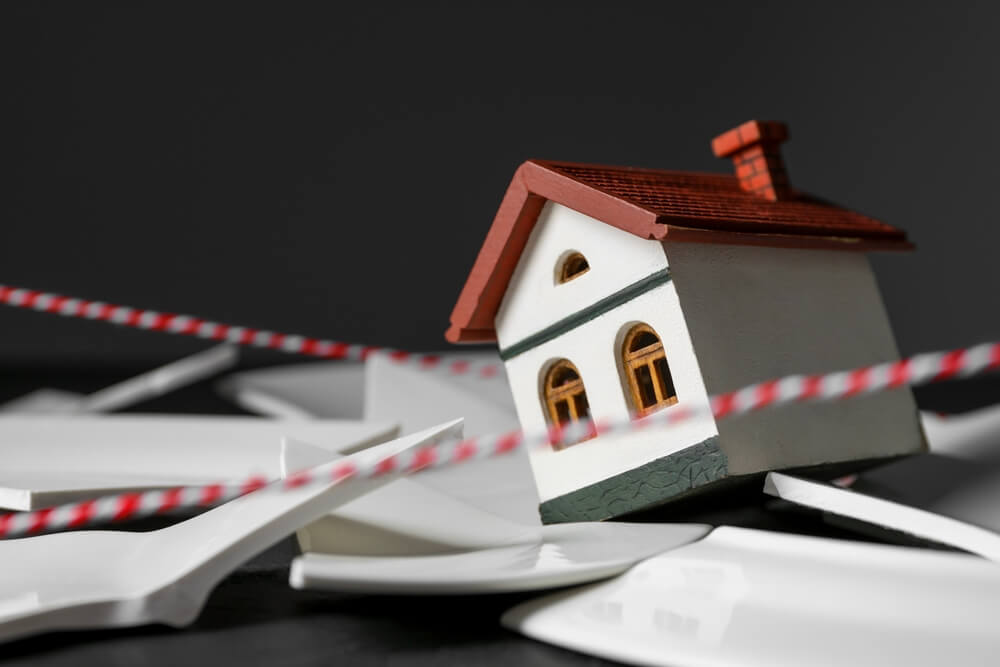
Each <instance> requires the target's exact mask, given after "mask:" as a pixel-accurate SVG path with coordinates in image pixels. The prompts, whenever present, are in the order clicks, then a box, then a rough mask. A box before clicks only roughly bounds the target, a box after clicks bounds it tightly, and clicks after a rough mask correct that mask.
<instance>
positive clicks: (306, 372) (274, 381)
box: [215, 361, 365, 419]
mask: <svg viewBox="0 0 1000 667" xmlns="http://www.w3.org/2000/svg"><path fill="white" fill-rule="evenodd" d="M364 383H365V369H364V364H360V363H352V362H349V361H320V362H315V363H306V364H289V365H283V366H273V367H271V368H262V369H257V370H252V371H242V372H239V373H233V374H232V375H229V376H227V377H225V378H223V379H222V380H220V381H219V382H218V383H216V385H215V388H216V389H217V390H218V391H219V393H221V394H222V395H223V396H225V397H226V398H228V399H230V400H232V401H234V402H235V403H236V404H237V405H239V406H240V407H242V408H244V409H246V410H249V411H250V412H255V413H257V414H260V415H265V416H267V417H277V418H279V419H308V418H323V419H361V418H362V416H363V414H364V395H365V393H364Z"/></svg>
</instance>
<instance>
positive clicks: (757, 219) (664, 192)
mask: <svg viewBox="0 0 1000 667" xmlns="http://www.w3.org/2000/svg"><path fill="white" fill-rule="evenodd" d="M545 201H553V202H556V203H559V204H562V205H564V206H567V207H569V208H571V209H574V210H576V211H579V212H580V213H583V214H585V215H588V216H590V217H592V218H596V219H597V220H600V221H602V222H604V223H607V224H609V225H613V226H615V227H618V228H619V229H623V230H625V231H627V232H630V233H632V234H635V235H636V236H639V237H642V238H648V239H665V238H667V237H669V238H670V240H672V241H693V242H701V243H740V244H753V245H770V246H781V247H808V248H837V249H846V250H875V249H891V250H900V249H909V248H911V247H912V246H911V245H910V244H909V243H908V242H907V240H906V234H905V233H904V232H902V231H901V230H899V229H896V228H894V227H890V226H889V225H887V224H885V223H883V222H879V221H878V220H875V219H873V218H869V217H867V216H864V215H861V214H860V213H855V212H853V211H848V210H846V209H843V208H839V207H837V206H834V205H832V204H828V203H826V202H823V201H820V200H818V199H816V198H814V197H811V196H809V195H805V194H802V193H797V192H796V193H793V196H792V197H791V198H789V199H783V200H779V201H770V200H767V199H763V198H761V197H758V196H756V195H754V194H752V193H749V192H746V191H745V190H743V189H742V188H741V187H740V183H739V180H738V179H737V178H736V176H732V175H728V174H700V173H690V172H676V171H662V170H658V169H637V168H633V167H609V166H604V165H594V164H575V163H571V162H549V161H542V160H529V161H528V162H525V163H524V164H522V165H521V166H520V167H519V168H518V170H517V171H516V172H515V173H514V178H513V179H512V180H511V183H510V187H508V189H507V193H506V194H505V195H504V198H503V201H502V202H501V204H500V209H499V210H498V211H497V215H496V218H494V220H493V225H492V227H490V230H489V232H488V233H487V236H486V241H485V243H484V244H483V247H482V249H481V250H480V251H479V256H478V257H477V258H476V263H475V264H474V265H473V267H472V272H471V273H470V274H469V278H468V280H467V281H466V283H465V287H464V288H463V289H462V293H461V295H460V296H459V299H458V303H457V304H456V305H455V309H454V310H453V311H452V314H451V328H450V329H449V330H448V331H447V333H446V334H445V336H446V337H447V339H448V340H450V341H452V342H481V341H492V340H496V332H495V331H494V329H493V319H494V317H495V316H496V312H497V309H498V308H499V306H500V301H501V299H502V298H503V295H504V292H505V291H506V289H507V283H508V282H509V280H510V277H511V274H512V273H513V271H514V267H515V266H516V265H517V261H518V259H519V257H520V254H521V251H522V250H523V249H524V245H525V243H526V242H527V240H528V235H529V233H530V232H531V229H532V227H533V226H534V224H535V220H536V219H537V218H538V214H539V212H540V211H541V209H542V205H543V204H544V203H545Z"/></svg>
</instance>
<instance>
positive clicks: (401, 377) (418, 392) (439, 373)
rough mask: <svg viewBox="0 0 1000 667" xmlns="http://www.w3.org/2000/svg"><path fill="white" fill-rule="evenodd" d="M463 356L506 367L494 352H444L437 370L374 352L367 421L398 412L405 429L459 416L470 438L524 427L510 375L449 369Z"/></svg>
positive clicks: (368, 376)
mask: <svg viewBox="0 0 1000 667" xmlns="http://www.w3.org/2000/svg"><path fill="white" fill-rule="evenodd" d="M459 360H461V361H469V362H471V363H473V364H477V365H478V364H491V363H492V364H495V365H496V366H497V368H500V369H502V368H503V364H502V363H501V361H500V358H499V357H498V356H497V355H496V353H492V352H488V353H482V352H479V353H465V354H452V355H443V356H442V364H441V367H440V368H438V369H436V370H433V371H427V370H423V369H421V368H419V367H417V366H414V365H413V364H401V363H399V362H397V361H393V360H392V359H391V358H390V357H388V356H386V355H381V354H375V355H372V356H371V357H369V359H368V361H367V362H366V363H365V385H364V386H365V411H364V417H365V419H371V420H375V421H379V420H384V419H386V418H388V416H389V415H392V418H391V419H392V421H394V422H397V423H398V424H399V427H400V428H401V429H402V430H403V432H404V433H406V432H408V431H411V430H415V429H421V428H427V426H428V425H429V424H434V423H438V422H440V421H443V420H445V419H454V418H455V417H462V418H463V419H465V432H466V434H467V435H469V436H476V435H483V434H485V433H503V432H504V431H510V430H513V429H516V428H518V419H517V411H516V410H515V408H514V398H513V396H512V395H511V393H510V386H509V385H508V384H507V376H506V374H505V373H503V372H499V373H498V374H497V375H494V376H492V377H488V378H486V377H482V376H480V375H478V374H475V373H469V374H464V375H463V374H452V373H449V372H447V371H446V370H443V367H446V366H447V365H448V364H449V363H451V362H453V361H459Z"/></svg>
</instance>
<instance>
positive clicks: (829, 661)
mask: <svg viewBox="0 0 1000 667" xmlns="http://www.w3.org/2000/svg"><path fill="white" fill-rule="evenodd" d="M998 614H1000V569H998V568H997V567H996V565H994V564H993V563H990V562H987V561H984V560H982V559H979V558H975V557H973V556H968V555H965V554H953V553H942V552H935V551H928V550H923V549H907V548H904V547H895V546H882V545H873V544H863V543H857V542H847V541H838V540H830V539H821V538H814V537H803V536H798V535H787V534H779V533H770V532H765V531H757V530H749V529H742V528H730V527H723V528H718V529H716V530H714V531H712V533H711V534H709V535H708V537H706V538H704V539H702V540H700V541H698V542H694V543H692V544H689V545H686V546H681V547H679V548H677V549H674V550H672V551H669V552H666V553H664V554H661V555H659V556H656V557H654V558H651V559H649V560H647V561H645V562H643V563H640V564H639V565H637V566H636V567H634V568H632V569H631V570H629V571H628V572H627V573H625V574H624V575H622V576H620V577H617V578H615V579H613V580H610V581H607V582H604V583H600V584H595V585H593V586H588V587H584V588H578V589H573V590H570V591H565V592H561V593H556V594H553V595H548V596H545V597H542V598H539V599H536V600H532V601H529V602H527V603H524V604H521V605H518V606H517V607H514V608H513V609H511V610H510V611H508V612H507V613H506V614H504V616H503V618H502V623H503V625H504V626H506V627H507V628H510V629H512V630H516V631H518V632H521V633H523V634H525V635H527V636H529V637H532V638H534V639H538V640H541V641H545V642H549V643H551V644H556V645H558V646H562V647H565V648H569V649H573V650H576V651H581V652H583V653H588V654H592V655H596V656H600V657H602V658H607V659H611V660H619V661H622V662H627V663H631V664H639V665H670V666H671V667H694V666H697V667H709V666H713V667H714V666H720V667H721V666H722V665H745V666H746V667H754V666H761V667H780V666H783V665H788V666H794V667H799V666H801V665H855V666H865V665H872V666H876V665H877V666H879V667H881V666H883V665H913V666H924V665H927V666H935V667H937V666H939V665H946V664H952V663H955V662H956V661H957V662H959V663H961V664H962V665H995V664H996V656H997V651H998V649H1000V640H998V639H997V634H996V618H997V616H998Z"/></svg>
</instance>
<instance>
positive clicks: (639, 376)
mask: <svg viewBox="0 0 1000 667" xmlns="http://www.w3.org/2000/svg"><path fill="white" fill-rule="evenodd" d="M622 370H623V372H624V374H625V382H626V385H627V386H628V389H629V394H630V398H631V403H632V408H633V410H634V411H635V413H636V415H637V416H639V417H644V416H646V415H648V414H649V413H651V412H655V411H656V410H659V409H661V408H665V407H667V406H668V405H673V404H674V403H676V402H677V391H676V390H675V389H674V379H673V377H672V376H671V375H670V366H669V365H668V364H667V354H666V352H665V351H664V349H663V342H662V341H661V340H660V337H659V336H658V335H657V334H656V332H655V331H653V328H652V327H651V326H649V325H648V324H637V325H635V326H634V327H632V328H631V329H629V331H628V333H627V334H625V340H624V342H623V343H622Z"/></svg>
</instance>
